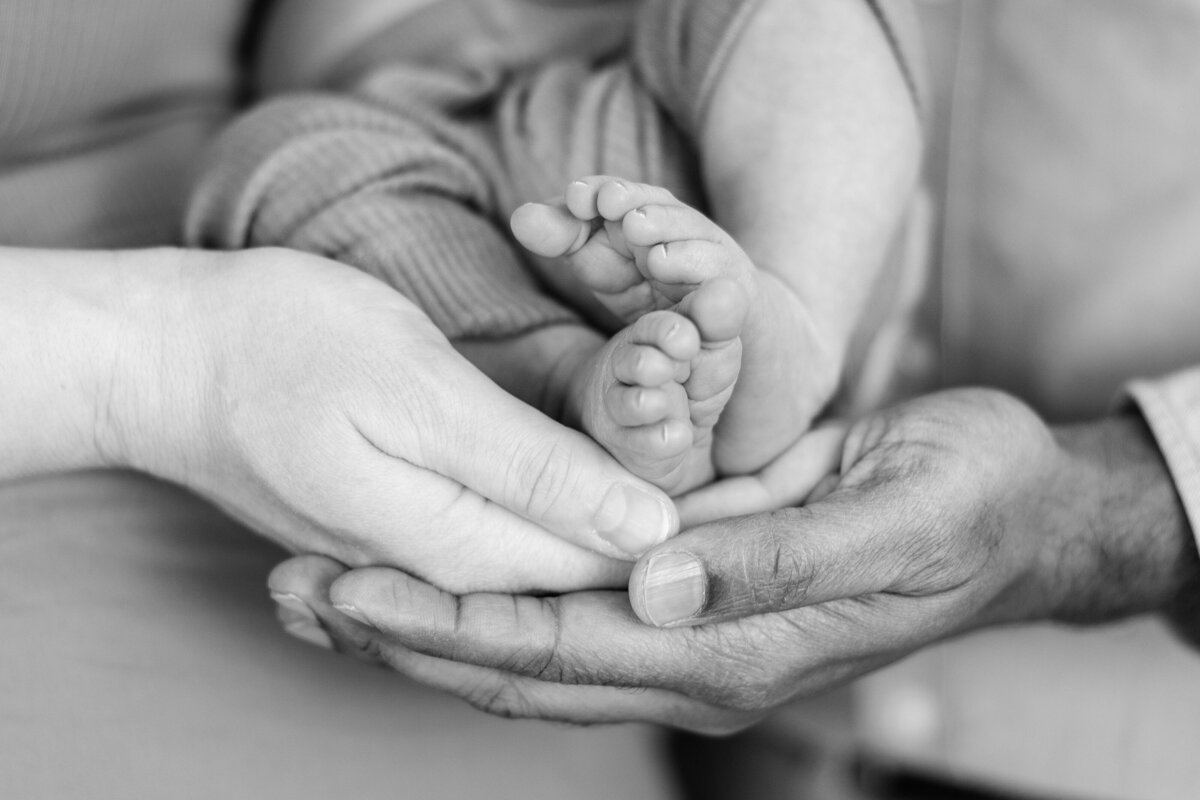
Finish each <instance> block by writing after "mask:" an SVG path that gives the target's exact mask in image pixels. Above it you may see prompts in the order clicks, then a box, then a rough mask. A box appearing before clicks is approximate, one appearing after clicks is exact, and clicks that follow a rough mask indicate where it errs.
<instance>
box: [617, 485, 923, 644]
mask: <svg viewBox="0 0 1200 800" xmlns="http://www.w3.org/2000/svg"><path fill="white" fill-rule="evenodd" d="M936 514H937V510H936V509H929V508H924V507H923V505H922V504H921V503H920V502H919V500H917V499H916V498H915V497H913V496H912V495H911V493H909V492H904V491H897V487H895V486H890V485H888V484H887V483H886V482H885V483H880V484H875V485H868V486H866V487H865V488H862V489H855V490H835V491H834V492H833V494H831V495H829V497H827V498H825V499H824V500H822V501H821V502H819V503H814V504H812V505H809V506H805V507H802V508H787V509H782V510H780V511H776V512H773V513H769V514H759V515H756V516H749V517H739V518H736V519H731V520H725V521H722V522H716V523H710V524H707V525H703V526H701V527H698V528H694V529H692V530H689V531H686V532H685V533H683V534H681V535H680V536H678V537H676V538H675V539H673V540H671V541H670V542H668V543H666V544H665V545H663V546H661V547H659V548H656V549H655V550H653V551H651V552H650V553H648V554H647V555H646V556H645V557H643V558H642V559H641V560H640V561H639V562H638V563H637V564H636V565H635V566H634V570H633V575H632V576H631V578H630V582H629V592H630V601H631V603H632V605H633V608H634V610H635V611H636V613H637V615H638V617H640V618H641V619H642V620H644V621H645V622H647V623H648V624H651V625H657V626H676V625H695V624H701V623H706V622H712V621H717V620H727V619H736V618H742V617H747V616H750V615H753V614H763V613H768V612H773V611H786V610H788V609H793V608H798V607H801V606H811V605H818V604H820V603H825V602H828V601H830V600H836V599H839V598H849V597H859V596H864V595H872V594H875V593H878V592H886V591H888V590H889V589H890V588H891V587H892V586H893V585H894V584H895V583H896V582H897V581H898V580H899V579H900V578H901V577H902V574H901V571H902V570H903V568H904V565H905V563H906V560H907V559H906V556H908V555H910V553H911V552H912V551H913V549H914V548H917V549H919V547H920V544H919V542H920V541H921V539H922V535H923V533H924V532H925V531H926V530H927V529H928V525H929V520H930V519H936Z"/></svg>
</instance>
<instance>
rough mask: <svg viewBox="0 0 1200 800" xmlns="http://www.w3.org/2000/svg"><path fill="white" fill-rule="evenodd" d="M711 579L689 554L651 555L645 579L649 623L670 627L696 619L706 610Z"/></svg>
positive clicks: (643, 586)
mask: <svg viewBox="0 0 1200 800" xmlns="http://www.w3.org/2000/svg"><path fill="white" fill-rule="evenodd" d="M707 597H708V578H707V576H706V575H705V573H704V565H703V564H701V563H700V560H699V559H698V558H696V557H695V556H692V555H688V554H687V553H660V554H658V555H656V556H651V558H650V561H649V562H648V563H647V564H646V574H645V577H644V578H642V607H643V608H644V609H645V612H646V616H647V618H649V620H650V622H651V623H652V624H654V625H657V626H659V627H667V626H670V625H675V624H678V623H680V622H685V621H687V620H690V619H692V618H694V617H695V616H696V615H697V614H699V613H700V612H701V611H702V610H703V609H704V603H705V601H706V599H707Z"/></svg>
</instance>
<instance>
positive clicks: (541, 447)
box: [424, 361, 679, 560]
mask: <svg viewBox="0 0 1200 800" xmlns="http://www.w3.org/2000/svg"><path fill="white" fill-rule="evenodd" d="M462 366H463V368H464V369H463V372H464V374H463V375H462V376H461V378H459V379H456V380H455V381H454V385H455V386H456V388H457V390H458V391H459V392H460V393H461V396H462V397H466V398H470V399H469V401H468V405H467V406H465V407H460V410H459V413H457V414H455V415H453V417H452V418H451V419H449V420H447V426H448V427H449V428H451V430H450V431H448V434H449V435H448V436H447V438H446V439H445V440H444V442H445V444H444V446H440V447H431V448H426V451H427V452H426V461H425V464H424V466H427V467H428V468H430V469H432V470H434V471H436V472H438V473H440V474H442V475H445V476H446V477H448V478H451V479H453V480H455V481H457V482H458V483H460V484H462V485H463V486H466V487H468V488H470V489H472V490H474V491H475V492H477V493H478V494H481V495H483V496H484V497H486V498H488V499H489V500H491V501H493V502H495V503H497V504H499V505H501V506H503V507H504V508H506V509H508V510H509V511H512V512H514V513H516V514H519V515H520V516H522V517H524V518H526V519H528V520H530V521H531V522H534V523H536V524H538V525H540V526H541V527H543V528H545V529H546V530H548V531H550V532H551V533H554V534H556V535H557V536H559V537H560V538H562V539H564V540H566V541H569V542H572V543H574V544H577V545H579V546H581V547H584V548H586V549H588V550H594V551H596V552H598V553H602V554H604V555H607V556H611V557H614V558H621V559H625V560H632V559H633V558H634V557H636V556H637V555H638V554H640V553H643V552H645V551H646V550H648V549H649V548H651V547H653V546H654V545H656V544H660V543H661V542H663V541H665V540H666V539H668V538H669V537H671V536H673V535H674V534H675V533H676V532H677V531H678V530H679V515H678V514H677V512H676V510H675V505H674V503H672V502H671V500H670V498H668V497H667V495H666V494H664V493H663V492H662V491H661V490H660V489H658V488H657V487H655V486H654V485H652V484H650V483H648V482H646V481H644V480H642V479H640V478H638V477H636V476H634V475H632V474H631V473H629V472H628V471H627V470H626V469H625V468H624V467H622V466H621V465H620V464H619V463H617V461H616V460H614V459H613V458H612V456H610V455H609V454H608V453H607V452H605V451H604V450H603V449H602V448H601V447H600V446H599V445H598V444H596V443H595V442H594V441H592V440H591V439H590V438H588V437H587V436H584V435H583V434H581V433H579V432H577V431H573V430H571V429H569V428H566V427H564V426H562V425H560V424H558V423H557V422H555V421H554V420H552V419H550V418H549V417H547V416H545V415H544V414H542V413H541V412H540V411H538V410H537V409H535V408H533V407H532V406H529V405H527V404H525V403H523V402H521V401H520V400H518V399H517V398H515V397H513V396H512V395H510V394H508V393H507V392H505V391H503V390H502V389H500V388H499V387H498V386H496V385H495V384H494V383H492V382H491V381H490V380H488V378H487V377H485V376H484V375H483V374H482V373H480V372H478V371H477V370H475V369H474V368H473V367H470V366H469V365H467V364H466V362H465V361H464V362H462Z"/></svg>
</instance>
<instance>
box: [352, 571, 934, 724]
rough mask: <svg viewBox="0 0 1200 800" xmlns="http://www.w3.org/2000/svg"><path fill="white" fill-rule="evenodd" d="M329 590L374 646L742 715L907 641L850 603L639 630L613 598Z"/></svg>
mask: <svg viewBox="0 0 1200 800" xmlns="http://www.w3.org/2000/svg"><path fill="white" fill-rule="evenodd" d="M330 594H331V597H332V598H333V600H334V602H335V607H336V608H337V609H339V610H341V611H342V612H343V613H346V614H351V615H353V616H354V617H355V618H356V619H359V620H361V621H363V622H364V624H368V625H370V626H372V627H374V628H376V629H377V630H378V632H379V638H380V639H381V640H383V641H386V642H388V643H390V644H391V645H395V646H400V647H403V648H405V649H408V650H412V651H415V652H418V653H421V654H424V655H426V656H430V657H433V658H437V659H445V660H451V661H456V662H459V663H464V664H470V665H473V666H476V667H485V668H488V669H492V670H499V671H501V672H504V673H509V674H513V675H517V676H520V677H522V678H526V679H530V680H533V681H538V682H542V683H546V684H548V685H558V684H570V685H576V686H609V687H625V688H642V689H646V690H648V691H655V690H660V691H666V692H673V693H675V694H679V695H683V696H685V697H688V698H691V699H692V700H695V701H698V702H701V703H703V704H705V705H707V706H712V707H715V708H718V709H727V710H733V711H740V712H746V713H748V714H753V713H756V712H762V711H764V710H768V709H770V708H773V707H775V706H776V705H778V704H780V703H783V702H786V701H788V700H790V699H791V698H792V697H794V696H795V695H796V693H797V692H798V691H804V692H816V691H820V690H822V689H825V688H828V687H830V686H832V685H835V684H836V683H838V682H842V681H845V680H847V679H849V678H850V677H853V676H855V675H857V674H860V673H861V672H863V671H865V670H867V669H869V668H872V667H875V666H878V665H880V664H881V663H884V662H886V661H889V660H894V659H895V658H896V657H898V656H899V655H900V654H903V653H904V652H907V650H906V649H905V648H906V647H909V644H908V642H909V638H910V637H909V636H908V634H909V631H908V630H907V629H905V628H904V626H903V625H898V624H897V620H903V618H904V617H903V614H902V613H901V612H900V611H897V610H896V609H894V608H892V607H890V606H889V607H886V608H883V609H881V610H872V608H871V606H870V604H867V603H854V602H850V601H842V605H841V606H840V607H838V608H836V609H834V610H833V611H830V610H829V609H825V608H804V609H798V610H796V611H792V612H789V613H788V614H786V615H784V614H773V615H768V616H763V617H755V618H754V619H751V620H744V621H741V622H738V623H728V624H724V625H713V626H703V627H698V628H696V627H691V628H679V629H675V630H661V629H655V628H650V627H647V626H645V625H642V624H641V623H639V622H638V621H637V620H636V619H635V618H634V617H633V615H632V614H631V613H630V610H629V608H628V606H627V604H626V603H625V600H624V598H623V597H622V595H621V594H620V593H616V592H588V593H579V594H571V595H564V596H561V597H557V598H532V597H513V596H510V595H487V594H479V595H466V596H463V597H461V598H459V597H455V596H453V595H450V594H447V593H445V592H441V591H439V590H437V589H436V588H435V587H432V586H430V585H428V584H425V583H423V582H422V581H419V580H416V579H414V578H412V577H411V576H407V575H405V574H403V573H400V572H398V571H396V570H389V569H378V568H377V569H363V570H355V571H353V572H350V573H348V574H346V575H344V576H343V577H342V578H340V579H338V580H337V581H336V582H335V583H334V585H333V586H332V587H331V589H330ZM885 602H886V603H891V604H892V605H895V604H896V603H898V602H902V601H901V600H898V599H896V598H887V599H886V600H885ZM908 602H911V601H908ZM931 636H932V635H931V634H927V638H926V640H928V638H930V637H931ZM562 697H564V698H565V697H568V696H567V695H563V696H562ZM564 702H566V700H564ZM622 713H627V712H622ZM656 713H659V712H656Z"/></svg>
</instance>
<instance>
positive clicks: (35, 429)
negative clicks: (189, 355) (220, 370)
mask: <svg viewBox="0 0 1200 800" xmlns="http://www.w3.org/2000/svg"><path fill="white" fill-rule="evenodd" d="M180 261H181V259H180V257H179V255H178V254H177V253H176V252H175V251H170V250H155V251H138V252H83V251H49V250H22V249H7V248H4V249H0V328H2V330H3V335H0V374H3V375H4V376H5V380H4V388H3V389H2V390H0V421H2V422H0V479H15V478H20V477H24V476H28V475H36V474H43V473H48V472H58V471H64V470H73V469H86V468H95V467H109V466H118V467H123V466H133V465H134V462H135V461H136V460H137V457H136V455H135V451H136V450H137V448H138V447H140V446H141V445H142V444H143V440H144V439H145V437H147V436H150V435H153V434H152V431H151V428H152V426H151V425H149V417H148V416H147V414H149V413H151V412H152V410H153V408H154V407H156V406H157V405H159V404H160V403H161V402H163V397H162V396H161V393H160V391H159V389H158V387H159V386H161V385H163V384H165V383H167V382H169V381H170V380H171V376H172V374H173V373H175V372H176V371H178V370H179V369H181V365H179V364H178V363H172V362H171V361H170V360H168V359H167V358H166V347H165V342H164V341H163V340H162V334H163V333H164V332H166V331H167V330H168V324H167V323H168V320H169V321H170V323H171V325H174V326H179V325H180V324H181V320H180V319H179V318H178V316H174V315H173V314H172V309H170V308H168V307H165V306H164V304H163V302H162V298H163V297H164V295H165V294H166V293H165V292H164V288H165V286H166V285H167V284H169V282H170V281H171V280H172V275H173V274H175V273H176V271H177V270H178V269H179V266H180Z"/></svg>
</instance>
